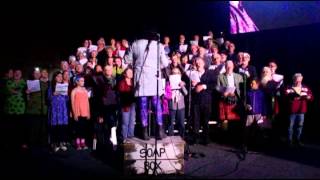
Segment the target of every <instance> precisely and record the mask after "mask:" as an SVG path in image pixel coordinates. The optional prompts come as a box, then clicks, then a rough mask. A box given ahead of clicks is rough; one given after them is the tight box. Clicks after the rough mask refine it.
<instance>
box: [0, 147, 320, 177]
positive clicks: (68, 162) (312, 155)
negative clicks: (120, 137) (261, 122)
mask: <svg viewBox="0 0 320 180" xmlns="http://www.w3.org/2000/svg"><path fill="white" fill-rule="evenodd" d="M190 150H191V152H193V153H196V156H195V157H191V158H189V159H188V160H186V161H185V175H180V176H165V178H169V179H171V178H178V179H180V178H200V177H203V178H209V179H213V178H320V155H319V154H320V146H319V145H318V144H305V146H304V147H299V148H298V147H293V148H289V147H287V146H285V145H279V144H278V145H273V146H269V145H266V144H265V146H264V147H263V151H258V150H254V149H251V150H250V149H249V152H248V154H247V155H246V157H245V159H243V154H241V153H240V151H239V150H238V149H237V148H234V147H232V146H229V145H226V144H224V145H222V144H217V143H210V144H209V145H208V146H204V145H192V146H190ZM117 157H120V156H119V154H117V153H111V152H110V151H108V150H105V152H104V153H101V154H100V155H99V154H98V153H94V152H91V151H89V150H87V151H76V150H74V149H73V148H70V150H68V151H67V152H59V153H56V154H53V153H51V152H49V150H48V149H46V148H33V149H32V150H28V151H13V150H10V151H9V150H6V151H5V152H3V153H1V162H0V163H1V166H2V167H3V168H2V169H1V171H2V173H1V176H8V177H13V176H17V177H21V176H24V177H25V176H31V177H58V178H59V179H61V178H62V177H64V178H70V177H71V178H79V177H80V178H89V177H90V178H96V177H111V176H117V177H122V178H129V177H125V176H123V175H122V173H121V170H120V168H119V167H120V166H121V164H119V162H120V160H118V159H117ZM130 178H134V177H133V176H130ZM160 178H161V177H160Z"/></svg>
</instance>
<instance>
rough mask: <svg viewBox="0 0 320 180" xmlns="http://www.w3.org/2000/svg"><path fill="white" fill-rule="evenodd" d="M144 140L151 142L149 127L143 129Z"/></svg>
mask: <svg viewBox="0 0 320 180" xmlns="http://www.w3.org/2000/svg"><path fill="white" fill-rule="evenodd" d="M142 139H143V140H145V141H148V140H150V137H149V136H148V128H147V127H144V128H143V133H142Z"/></svg>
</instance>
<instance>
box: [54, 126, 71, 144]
mask: <svg viewBox="0 0 320 180" xmlns="http://www.w3.org/2000/svg"><path fill="white" fill-rule="evenodd" d="M67 140H68V126H67V125H55V126H51V128H50V143H51V144H52V143H54V144H58V143H61V142H67Z"/></svg>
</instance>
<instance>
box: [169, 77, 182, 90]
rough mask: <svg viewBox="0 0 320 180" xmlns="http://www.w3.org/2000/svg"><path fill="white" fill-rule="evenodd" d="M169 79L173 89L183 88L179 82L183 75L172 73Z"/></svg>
mask: <svg viewBox="0 0 320 180" xmlns="http://www.w3.org/2000/svg"><path fill="white" fill-rule="evenodd" d="M169 81H170V86H171V89H180V88H181V87H180V86H179V84H180V82H181V75H179V74H175V75H170V76H169Z"/></svg>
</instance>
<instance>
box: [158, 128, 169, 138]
mask: <svg viewBox="0 0 320 180" xmlns="http://www.w3.org/2000/svg"><path fill="white" fill-rule="evenodd" d="M166 137H167V135H166V134H165V133H164V129H163V126H159V127H158V134H157V139H158V140H161V139H163V138H166Z"/></svg>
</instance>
